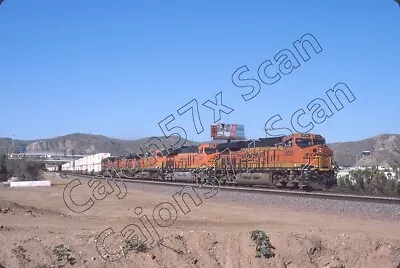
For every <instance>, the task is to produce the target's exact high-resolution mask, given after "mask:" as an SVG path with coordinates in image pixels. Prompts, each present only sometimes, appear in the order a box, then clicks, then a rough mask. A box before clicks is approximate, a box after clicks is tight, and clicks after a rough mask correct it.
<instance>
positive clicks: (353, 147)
mask: <svg viewBox="0 0 400 268" xmlns="http://www.w3.org/2000/svg"><path fill="white" fill-rule="evenodd" d="M329 147H331V148H332V149H333V151H334V158H335V161H336V162H337V163H338V164H339V165H340V166H352V165H355V164H357V165H361V166H364V165H365V166H370V165H386V166H387V165H393V164H398V163H400V135H397V134H383V135H378V136H375V137H372V138H369V139H365V140H360V141H353V142H340V143H333V144H329ZM362 151H371V155H370V156H364V157H362V154H361V153H360V152H362ZM357 155H358V157H357ZM356 158H357V163H356Z"/></svg>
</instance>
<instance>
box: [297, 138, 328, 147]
mask: <svg viewBox="0 0 400 268" xmlns="http://www.w3.org/2000/svg"><path fill="white" fill-rule="evenodd" d="M296 145H297V146H299V147H300V148H306V147H310V146H313V145H325V139H322V138H318V139H314V140H311V139H308V138H298V139H296Z"/></svg>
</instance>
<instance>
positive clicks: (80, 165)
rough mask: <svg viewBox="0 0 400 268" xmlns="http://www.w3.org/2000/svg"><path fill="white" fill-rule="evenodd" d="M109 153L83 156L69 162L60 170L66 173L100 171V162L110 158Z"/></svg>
mask: <svg viewBox="0 0 400 268" xmlns="http://www.w3.org/2000/svg"><path fill="white" fill-rule="evenodd" d="M110 156H111V155H110V153H99V154H94V155H89V156H85V157H82V158H79V159H76V160H75V161H74V160H71V161H70V162H69V163H65V164H64V165H62V166H61V170H66V171H88V172H91V171H94V172H99V171H101V162H102V160H103V159H105V158H108V157H110Z"/></svg>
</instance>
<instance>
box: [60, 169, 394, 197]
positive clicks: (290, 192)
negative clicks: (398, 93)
mask: <svg viewBox="0 0 400 268" xmlns="http://www.w3.org/2000/svg"><path fill="white" fill-rule="evenodd" d="M67 176H75V177H82V178H93V177H95V178H97V179H100V177H96V176H91V175H84V174H67ZM104 177H105V178H106V179H107V177H106V176H104ZM115 178H117V180H122V181H124V182H130V183H143V184H158V185H164V186H174V187H184V186H190V187H193V186H196V187H200V188H202V187H204V188H213V187H214V188H216V187H218V186H211V185H208V184H204V185H201V184H198V183H195V182H193V183H188V182H173V181H156V180H138V179H129V178H118V177H113V178H109V180H114V179H115ZM218 188H219V190H230V191H238V192H249V193H266V194H274V195H286V196H300V197H309V198H318V199H333V200H348V201H359V202H373V203H386V204H400V198H396V197H388V196H372V195H357V194H342V193H335V192H325V191H313V192H305V191H299V190H281V189H272V188H267V187H243V186H225V185H224V186H222V185H220V186H219V187H218Z"/></svg>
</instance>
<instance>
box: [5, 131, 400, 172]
mask: <svg viewBox="0 0 400 268" xmlns="http://www.w3.org/2000/svg"><path fill="white" fill-rule="evenodd" d="M159 138H160V139H161V140H162V141H163V142H164V143H165V145H166V146H170V145H171V144H172V143H174V142H176V139H172V141H171V139H170V140H168V141H167V140H166V139H165V138H163V137H159ZM148 139H149V137H147V138H143V139H137V140H121V139H115V138H109V137H106V136H102V135H91V134H82V133H73V134H69V135H66V136H60V137H55V138H51V139H41V140H30V141H21V140H14V148H16V150H17V149H18V148H20V147H21V146H23V147H26V152H28V153H33V152H56V153H67V154H71V153H72V150H74V152H75V154H94V153H98V152H111V154H112V155H121V154H125V153H129V152H140V146H141V145H143V144H144V143H145V142H146V141H147V140H148ZM11 144H12V140H11V139H10V138H0V152H1V153H5V152H6V151H7V148H9V150H11V149H10V148H11V147H12V146H11ZM193 144H199V142H195V141H187V142H186V144H185V145H193ZM329 146H330V147H331V148H332V149H333V150H334V159H335V161H336V162H337V163H338V164H339V165H340V166H352V165H354V164H356V156H357V155H358V157H357V160H358V161H357V164H358V165H393V164H397V163H400V135H395V134H383V135H378V136H375V137H372V138H369V139H365V140H360V141H353V142H340V143H332V144H329ZM362 151H371V156H368V157H366V156H365V157H361V154H360V152H362Z"/></svg>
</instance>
